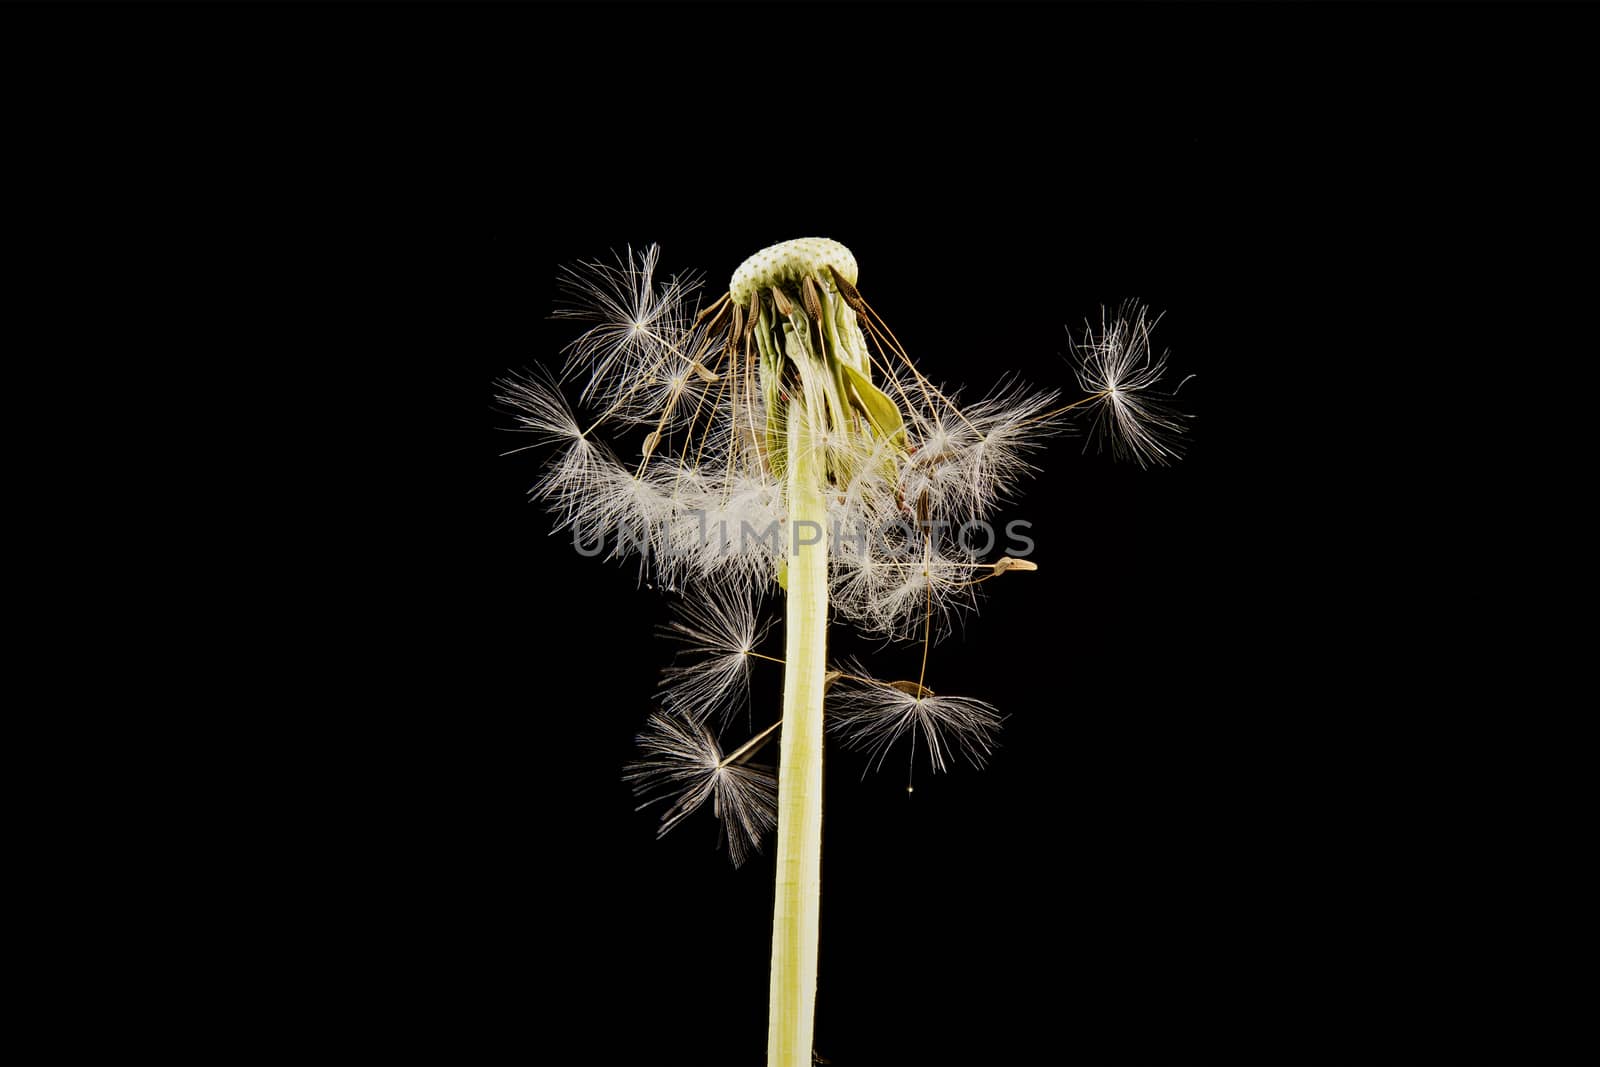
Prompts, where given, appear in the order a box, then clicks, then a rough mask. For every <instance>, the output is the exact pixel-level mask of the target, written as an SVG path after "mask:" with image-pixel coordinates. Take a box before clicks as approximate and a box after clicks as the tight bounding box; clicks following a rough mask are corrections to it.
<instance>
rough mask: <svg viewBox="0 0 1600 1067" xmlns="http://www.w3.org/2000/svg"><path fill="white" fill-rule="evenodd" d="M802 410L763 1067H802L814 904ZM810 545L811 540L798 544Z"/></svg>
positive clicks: (797, 429) (822, 639)
mask: <svg viewBox="0 0 1600 1067" xmlns="http://www.w3.org/2000/svg"><path fill="white" fill-rule="evenodd" d="M812 418H816V419H819V420H820V419H821V418H822V412H821V411H820V410H818V411H813V412H808V411H807V409H806V406H805V405H804V404H802V403H794V404H791V405H790V408H789V441H788V446H789V447H788V453H789V456H788V472H787V478H788V497H789V546H788V548H789V559H788V611H787V619H786V626H787V628H788V629H787V654H786V656H785V657H784V658H785V666H784V672H783V736H782V743H781V747H780V751H779V764H778V884H777V899H776V901H775V903H774V905H773V910H772V985H771V991H770V997H769V1000H768V1004H767V1007H768V1014H767V1064H768V1067H810V1065H811V1022H812V1011H813V1008H814V1006H815V1004H816V999H817V932H818V914H819V910H820V907H821V903H822V879H821V873H822V694H823V678H824V676H825V675H826V673H827V637H828V540H827V535H826V532H825V531H826V522H827V508H826V504H825V502H824V497H823V491H822V490H823V480H824V461H823V457H822V454H821V450H820V449H819V448H817V446H816V444H815V442H814V440H813V438H812V435H811V419H812ZM806 542H814V543H810V544H808V543H806Z"/></svg>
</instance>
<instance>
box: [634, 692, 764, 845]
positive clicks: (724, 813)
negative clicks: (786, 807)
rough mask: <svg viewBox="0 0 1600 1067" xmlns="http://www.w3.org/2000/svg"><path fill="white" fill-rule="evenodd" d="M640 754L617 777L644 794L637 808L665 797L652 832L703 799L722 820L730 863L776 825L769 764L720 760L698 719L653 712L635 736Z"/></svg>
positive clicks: (679, 817) (676, 819) (688, 812)
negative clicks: (638, 757)
mask: <svg viewBox="0 0 1600 1067" xmlns="http://www.w3.org/2000/svg"><path fill="white" fill-rule="evenodd" d="M637 741H638V744H639V747H640V749H641V750H642V751H643V753H644V756H643V758H642V759H639V760H636V761H635V762H633V763H630V764H628V766H627V767H626V768H625V770H624V772H623V776H622V777H623V780H624V781H626V782H629V783H631V784H632V786H633V792H634V795H635V796H637V797H644V798H647V799H645V801H644V803H643V804H640V805H639V810H641V811H642V810H643V809H645V808H647V807H649V806H650V805H652V804H657V803H662V802H665V801H668V800H670V801H671V802H672V804H671V806H670V807H668V808H667V810H666V811H665V812H663V813H662V815H661V826H660V829H659V830H657V832H656V836H657V837H661V836H664V835H665V834H666V833H667V831H669V830H671V829H672V828H673V827H674V826H677V825H678V824H679V823H681V822H682V821H683V820H684V819H686V818H688V817H689V816H690V815H692V814H694V812H696V811H697V810H699V809H700V807H701V806H702V805H704V804H705V802H706V801H707V800H710V801H711V803H712V810H713V811H714V812H715V813H716V815H717V818H719V819H720V820H722V828H723V832H724V833H725V834H726V836H727V840H728V856H729V858H731V859H732V860H733V865H734V866H735V867H738V866H740V865H741V864H743V863H744V861H745V860H746V859H747V858H749V855H750V852H751V851H752V850H754V851H757V852H759V851H760V850H761V838H762V837H763V836H764V835H765V834H766V833H767V831H769V830H771V829H772V828H773V827H774V826H776V825H777V824H778V779H777V776H776V775H775V774H774V773H773V769H772V768H771V767H764V766H760V765H757V764H751V763H748V762H744V761H742V760H731V759H730V760H725V759H724V757H723V755H722V749H721V747H720V746H719V745H718V744H717V739H716V738H715V737H713V736H712V734H711V731H710V730H709V729H707V728H706V727H705V725H704V724H701V723H695V722H690V721H688V720H685V719H681V718H678V717H676V716H674V715H670V714H666V713H662V712H656V713H653V714H651V715H650V717H649V719H648V720H647V721H646V723H645V729H644V732H643V733H641V734H640V735H639V737H638V739H637Z"/></svg>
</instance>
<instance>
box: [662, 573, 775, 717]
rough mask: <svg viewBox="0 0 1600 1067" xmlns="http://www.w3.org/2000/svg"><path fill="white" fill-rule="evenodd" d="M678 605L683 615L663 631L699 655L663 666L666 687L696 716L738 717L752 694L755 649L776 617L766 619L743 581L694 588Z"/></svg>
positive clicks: (681, 706) (686, 713) (687, 652)
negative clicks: (751, 680)
mask: <svg viewBox="0 0 1600 1067" xmlns="http://www.w3.org/2000/svg"><path fill="white" fill-rule="evenodd" d="M673 610H674V613H675V614H676V615H677V618H676V619H674V620H673V621H672V622H671V623H670V624H669V625H668V626H667V627H666V628H665V629H664V630H663V631H662V632H663V633H664V634H665V635H666V636H668V637H671V638H673V639H675V640H677V641H681V642H682V643H683V644H684V646H685V650H684V652H683V653H681V655H686V656H690V657H694V658H692V659H691V660H690V661H689V662H687V663H679V664H675V665H673V666H671V667H668V668H667V669H666V671H664V672H663V680H662V688H661V692H662V693H663V694H665V695H666V696H667V698H668V699H670V700H671V701H672V703H673V704H674V706H676V707H677V708H679V709H680V710H681V711H682V713H683V715H684V716H685V717H687V718H689V719H691V720H692V721H694V722H704V721H705V720H707V719H709V718H711V717H712V716H713V715H720V716H721V718H722V719H723V720H724V721H726V720H728V719H730V718H732V717H733V715H734V714H736V713H737V712H738V711H739V710H740V709H741V708H743V707H744V706H745V704H746V700H747V698H748V696H749V692H750V655H751V653H753V652H754V651H755V650H756V646H757V645H759V644H760V643H761V640H762V638H764V637H765V636H766V634H767V631H768V630H769V629H771V627H772V623H771V622H770V621H768V622H762V621H761V619H760V612H759V608H758V601H757V600H756V598H755V595H754V594H753V593H751V592H750V591H749V590H747V589H745V588H744V587H742V586H734V585H726V584H722V585H714V586H711V587H709V588H704V589H699V590H692V591H690V595H686V596H685V597H684V598H683V599H682V600H680V601H679V602H678V603H677V604H675V605H673Z"/></svg>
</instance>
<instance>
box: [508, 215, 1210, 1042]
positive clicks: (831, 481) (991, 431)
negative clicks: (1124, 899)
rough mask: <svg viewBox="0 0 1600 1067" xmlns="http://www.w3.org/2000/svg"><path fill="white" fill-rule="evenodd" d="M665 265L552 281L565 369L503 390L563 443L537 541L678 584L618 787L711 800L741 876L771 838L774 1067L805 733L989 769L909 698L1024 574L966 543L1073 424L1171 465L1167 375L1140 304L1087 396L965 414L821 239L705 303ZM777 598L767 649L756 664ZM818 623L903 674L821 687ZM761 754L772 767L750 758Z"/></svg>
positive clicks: (804, 915) (805, 860) (1008, 396)
mask: <svg viewBox="0 0 1600 1067" xmlns="http://www.w3.org/2000/svg"><path fill="white" fill-rule="evenodd" d="M659 263H660V252H659V250H658V249H657V248H655V247H654V246H651V247H649V248H647V249H645V250H644V251H643V252H637V253H636V252H634V251H633V250H632V249H629V250H627V251H625V252H624V253H623V254H622V255H620V256H617V257H615V259H614V261H610V262H592V263H586V264H580V265H578V266H576V267H572V268H569V269H567V270H565V271H564V272H563V274H562V276H561V289H562V304H561V306H560V307H559V308H558V309H557V314H558V316H560V317H562V318H566V319H571V320H573V321H576V322H581V323H583V324H584V328H583V331H582V332H581V334H580V335H579V336H578V337H577V338H576V339H575V340H574V341H573V342H572V343H571V344H570V345H569V346H568V347H567V349H566V359H565V363H564V366H563V370H562V374H561V376H560V378H559V379H558V378H556V377H554V376H551V375H548V374H545V375H538V374H534V375H524V376H520V377H512V378H508V379H506V380H505V381H503V382H501V383H500V385H501V389H500V392H499V399H500V401H501V403H502V404H503V405H504V406H505V407H506V408H507V409H508V410H510V411H511V412H512V414H513V416H514V418H515V421H516V426H515V428H516V429H518V430H520V431H523V432H527V433H529V434H532V435H533V436H534V439H535V442H536V443H540V444H546V445H549V446H551V447H553V448H554V449H555V450H556V454H555V457H554V458H553V460H552V461H551V463H550V464H549V465H548V467H547V468H546V470H545V472H544V474H543V475H542V476H541V478H540V480H539V481H538V482H537V483H536V485H535V487H534V496H535V497H536V498H537V499H539V500H541V501H542V502H543V503H545V504H546V505H547V506H548V507H549V508H550V510H551V512H552V514H553V516H554V521H555V524H556V526H557V528H558V529H570V530H571V531H572V533H573V535H574V538H575V539H576V540H578V541H579V542H580V543H581V544H585V545H592V544H595V543H602V544H604V545H605V546H606V547H607V550H606V551H605V552H603V553H590V554H603V555H604V556H605V557H606V558H608V559H617V560H621V559H630V560H635V561H637V566H638V567H639V570H640V574H641V577H643V576H646V575H648V576H650V577H651V578H653V579H654V580H656V581H659V582H661V583H662V584H664V585H667V586H668V587H671V588H680V589H681V590H682V598H681V600H680V602H679V603H678V604H677V605H676V609H675V615H674V619H673V621H672V622H671V623H670V625H669V626H668V627H667V629H666V631H665V636H668V637H670V638H672V639H673V640H675V641H676V642H678V643H679V644H680V645H681V646H682V647H681V649H680V650H679V654H678V656H677V657H676V659H675V661H674V662H673V663H672V664H671V665H670V666H668V667H667V669H666V671H665V672H664V675H663V680H662V685H661V688H660V691H659V692H658V694H657V696H658V699H659V700H660V703H661V707H660V709H659V710H657V711H655V712H653V713H652V714H651V715H650V716H649V719H648V721H647V724H646V728H645V731H644V732H643V733H642V734H641V735H640V737H639V745H640V748H641V750H642V755H641V758H640V759H639V760H638V761H637V762H635V763H633V764H630V765H629V766H628V768H627V770H626V771H625V778H626V780H627V781H628V782H630V783H631V784H632V785H633V786H634V788H635V790H636V792H637V793H638V795H640V796H641V797H643V798H645V804H646V805H648V804H654V803H665V804H666V805H667V806H666V808H665V810H664V812H663V815H662V818H661V827H660V830H661V832H662V833H665V832H666V831H668V830H671V829H672V828H674V827H676V826H678V825H680V824H682V823H683V822H684V821H685V820H686V819H688V818H689V817H690V816H691V815H692V814H693V813H695V812H696V811H698V810H700V809H701V808H703V807H704V806H705V803H706V801H707V800H708V799H709V800H710V801H711V807H712V810H713V812H714V813H715V815H716V816H717V817H718V818H719V819H721V821H722V824H723V829H724V836H725V838H726V841H727V843H728V851H729V856H730V857H731V858H732V860H733V862H734V863H735V864H736V865H737V864H739V863H742V862H743V860H744V859H745V858H746V857H747V856H748V855H749V853H750V852H751V851H752V850H754V849H756V848H758V847H759V846H760V844H761V842H762V839H763V836H764V835H765V834H766V833H768V832H770V831H772V830H774V829H775V830H776V831H777V848H776V853H777V855H776V865H777V891H776V894H775V902H774V910H773V938H772V945H773V953H772V970H771V974H770V984H769V1022H768V1043H767V1058H768V1062H769V1063H770V1064H773V1065H775V1067H776V1065H783V1067H798V1065H802V1064H803V1065H809V1064H810V1062H811V1026H812V1007H813V1003H814V998H815V994H816V974H817V972H816V965H817V932H818V917H819V904H820V900H821V882H820V877H819V876H820V857H821V841H822V750H823V742H824V736H825V730H824V726H825V716H826V717H827V723H828V724H829V725H831V728H832V730H833V732H834V734H835V736H836V737H837V738H839V740H840V741H841V742H842V743H843V744H844V745H845V746H846V747H847V748H853V749H857V750H860V751H863V752H864V753H865V757H866V762H867V767H868V768H869V769H871V768H875V767H878V766H881V765H882V763H883V762H884V760H885V759H886V758H887V757H888V755H889V753H890V752H891V750H894V749H896V748H897V747H898V746H901V745H905V746H907V747H908V748H909V749H910V752H911V757H912V759H913V760H915V758H916V753H917V752H918V751H919V750H920V751H922V752H924V753H926V758H927V760H928V762H929V764H930V765H931V766H932V768H933V769H934V770H935V771H945V770H948V769H949V767H950V765H951V763H952V762H953V761H954V760H955V759H957V758H961V759H965V760H966V761H967V762H969V763H971V764H973V765H974V766H982V765H983V763H984V762H985V760H986V759H987V757H988V756H989V755H990V754H991V753H992V752H993V751H994V749H995V743H996V733H997V731H998V729H999V727H1000V724H1001V715H1000V713H999V712H998V711H997V710H996V709H995V708H993V707H991V706H990V705H989V704H987V703H984V702H983V701H981V700H976V699H971V698H966V697H957V696H949V695H945V694H941V693H935V692H934V691H933V690H932V689H931V688H929V686H928V677H927V676H928V671H929V660H930V656H929V651H930V648H931V647H932V645H933V644H934V643H935V642H936V640H937V639H938V638H939V637H940V636H941V635H942V634H943V633H945V632H947V630H948V629H949V626H950V624H951V620H952V619H953V618H954V616H955V615H956V613H958V612H960V611H964V610H968V609H970V608H971V607H973V606H974V605H975V604H976V602H977V594H978V592H979V591H980V587H981V586H982V585H983V584H984V583H985V582H988V581H990V580H992V579H994V578H996V577H999V576H1001V575H1004V574H1010V573H1025V572H1029V571H1033V570H1036V569H1037V565H1036V564H1035V563H1034V562H1033V561H1031V560H1027V559H1020V558H1012V557H1010V556H998V557H995V556H994V554H993V549H994V544H993V543H992V539H991V540H990V541H989V542H988V543H980V544H974V543H972V541H971V540H970V539H969V537H968V533H969V531H970V528H971V527H972V526H974V525H975V524H976V525H978V526H980V527H981V526H982V524H983V523H985V522H986V521H987V520H988V519H989V518H990V517H991V516H992V515H993V512H994V510H995V509H996V508H997V507H998V506H999V504H1000V503H1002V502H1004V501H1007V500H1009V499H1011V498H1012V497H1013V496H1014V495H1015V493H1016V491H1017V490H1018V488H1019V487H1020V485H1021V483H1022V482H1023V481H1024V480H1025V479H1026V478H1028V477H1030V476H1031V475H1033V474H1034V473H1035V461H1036V459H1037V457H1038V454H1039V450H1040V448H1041V447H1042V445H1043V444H1044V442H1045V441H1046V440H1047V439H1048V438H1049V437H1050V436H1052V435H1054V434H1057V433H1060V432H1063V431H1065V430H1067V429H1069V428H1070V427H1071V422H1070V420H1071V419H1072V418H1073V417H1075V416H1088V417H1089V421H1090V423H1091V427H1090V429H1091V438H1090V440H1091V441H1099V442H1109V443H1110V445H1111V446H1112V448H1113V450H1114V451H1115V452H1116V453H1117V454H1118V455H1121V456H1126V457H1129V458H1132V459H1134V460H1135V461H1137V462H1138V463H1140V464H1141V465H1147V464H1150V463H1159V462H1165V461H1167V460H1169V459H1172V458H1174V457H1175V456H1176V455H1177V451H1178V450H1177V444H1176V441H1177V438H1178V435H1179V434H1180V433H1181V431H1182V429H1183V426H1182V423H1181V421H1180V419H1181V416H1180V415H1179V414H1178V413H1177V412H1176V411H1175V410H1173V409H1172V408H1171V407H1170V406H1169V404H1168V398H1167V397H1166V396H1165V395H1164V394H1160V393H1158V392H1157V391H1156V390H1155V386H1156V385H1157V384H1158V382H1159V380H1160V378H1161V375H1162V372H1163V371H1164V369H1165V357H1161V358H1152V356H1151V354H1150V353H1151V349H1150V341H1149V333H1150V328H1151V327H1152V326H1153V323H1152V322H1150V321H1148V319H1147V317H1146V313H1145V311H1144V309H1143V308H1142V307H1139V306H1138V305H1128V306H1127V307H1126V308H1124V309H1123V312H1122V314H1121V316H1120V317H1118V318H1116V319H1115V320H1106V321H1103V323H1102V327H1101V329H1100V331H1099V332H1098V333H1093V332H1091V333H1090V334H1089V335H1088V337H1086V338H1085V340H1084V343H1083V345H1082V346H1081V347H1080V348H1078V349H1075V352H1074V354H1075V356H1076V358H1077V361H1078V362H1077V376H1078V381H1079V384H1080V385H1082V386H1083V388H1084V390H1085V392H1086V394H1087V395H1086V396H1084V397H1083V398H1082V399H1080V400H1077V401H1074V402H1072V403H1068V404H1064V405H1063V404H1060V403H1059V402H1058V397H1057V394H1056V393H1055V392H1054V391H1051V390H1042V391H1041V390H1033V389H1031V388H1029V387H1028V386H1026V385H1025V384H1023V383H1021V382H1018V381H1015V380H1007V381H1003V382H1002V383H1001V384H1000V385H999V386H998V387H997V388H996V389H994V390H993V391H991V392H990V393H988V394H986V395H984V396H983V397H982V398H981V399H979V400H977V401H975V402H973V403H970V404H965V405H963V404H962V403H960V402H959V397H960V391H959V390H958V389H955V388H946V387H944V386H942V385H940V384H936V383H935V382H933V381H930V380H929V379H928V378H926V377H925V376H924V375H923V374H922V373H921V371H919V370H918V368H917V366H916V364H915V363H914V362H913V360H912V359H911V357H910V355H909V354H908V353H907V352H906V350H905V349H904V347H903V346H902V345H901V344H900V342H899V341H898V340H897V339H896V337H895V334H894V331H893V330H891V329H890V328H889V327H888V325H887V324H886V323H885V322H884V321H883V319H882V318H880V317H879V315H878V313H877V312H876V311H875V310H874V309H873V308H872V306H871V305H870V304H869V303H868V302H867V300H866V299H865V297H864V296H863V295H862V293H861V291H860V290H859V289H858V288H857V286H858V283H859V267H858V264H857V263H856V259H855V256H854V255H852V254H851V252H850V250H849V249H848V248H846V247H845V246H844V245H842V244H840V243H839V242H837V241H833V240H828V239H825V238H802V239H799V240H795V241H786V242H783V243H782V244H777V245H773V246H772V247H770V248H767V249H763V250H762V251H760V252H758V253H756V254H755V255H753V256H751V257H749V258H748V259H746V260H745V261H744V263H743V264H741V265H740V266H739V267H738V269H737V270H735V271H734V273H733V275H732V278H731V281H730V283H729V285H728V287H727V289H726V291H724V292H722V293H720V294H717V295H715V296H714V298H708V297H707V296H706V294H705V293H704V290H705V287H704V285H703V284H702V282H701V281H700V279H699V278H698V276H695V275H677V276H672V277H667V278H662V277H661V276H660V275H659ZM564 386H573V387H575V388H576V391H577V394H578V402H579V406H578V407H577V408H574V407H572V406H570V405H569V404H568V402H567V400H566V399H565V396H564V395H563V387H564ZM580 412H581V414H580ZM602 433H603V434H605V435H606V436H605V439H604V440H602V439H601V438H600V437H597V436H596V435H597V434H602ZM991 532H992V531H991ZM775 593H781V594H782V602H783V615H784V627H783V645H782V649H781V655H780V654H778V652H779V649H778V648H776V647H774V648H772V649H770V650H765V649H763V648H762V642H763V641H764V639H765V638H766V637H767V635H768V633H769V631H770V628H771V627H772V625H773V623H772V622H771V621H763V619H762V617H761V613H760V607H761V604H762V603H763V601H764V600H765V599H766V598H767V597H769V596H774V594H775ZM830 617H832V618H834V619H836V620H838V621H842V622H850V623H853V624H855V625H856V627H857V628H859V629H860V630H861V631H863V632H865V633H867V634H869V635H873V636H877V637H883V638H887V639H890V640H900V639H905V640H909V641H914V642H916V643H917V644H919V645H920V651H921V666H920V668H919V670H918V675H917V679H916V681H914V682H912V681H903V682H883V681H879V680H877V679H875V678H873V677H871V676H870V675H869V674H868V673H867V671H866V668H865V667H864V666H862V665H860V664H855V663H850V664H847V665H846V666H847V667H848V670H842V669H830V668H829V667H828V664H827V658H826V656H827V629H828V623H829V619H830ZM765 666H770V667H771V668H772V669H774V670H776V669H779V668H781V670H782V672H783V702H782V714H781V716H780V717H779V718H778V719H777V721H776V722H772V723H771V724H770V725H767V726H765V727H764V728H763V729H761V730H760V731H759V732H755V733H754V734H753V735H752V736H751V737H750V738H749V739H748V740H746V741H745V742H744V743H743V744H740V745H739V746H738V747H736V748H734V749H733V750H732V751H731V752H729V753H728V754H727V755H724V754H723V749H722V746H721V743H720V741H719V738H718V735H716V734H714V733H713V732H712V729H713V728H712V724H713V723H715V724H717V725H718V726H721V727H730V726H731V725H732V724H733V722H734V721H735V720H736V719H737V718H738V715H737V713H738V712H739V711H740V710H742V709H750V710H751V712H752V713H753V710H754V709H751V708H750V699H749V694H750V688H749V686H750V675H751V671H752V670H753V669H756V668H759V667H765ZM830 687H831V688H830ZM757 721H759V720H757ZM773 739H776V740H777V742H778V749H779V752H778V767H777V771H776V774H774V772H773V771H772V770H771V769H770V768H766V767H760V766H757V765H754V764H752V763H751V762H750V759H751V758H752V757H753V756H754V755H755V754H756V753H757V752H758V751H759V750H760V749H761V748H762V747H763V746H765V745H767V744H768V743H770V742H771V741H772V740H773Z"/></svg>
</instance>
